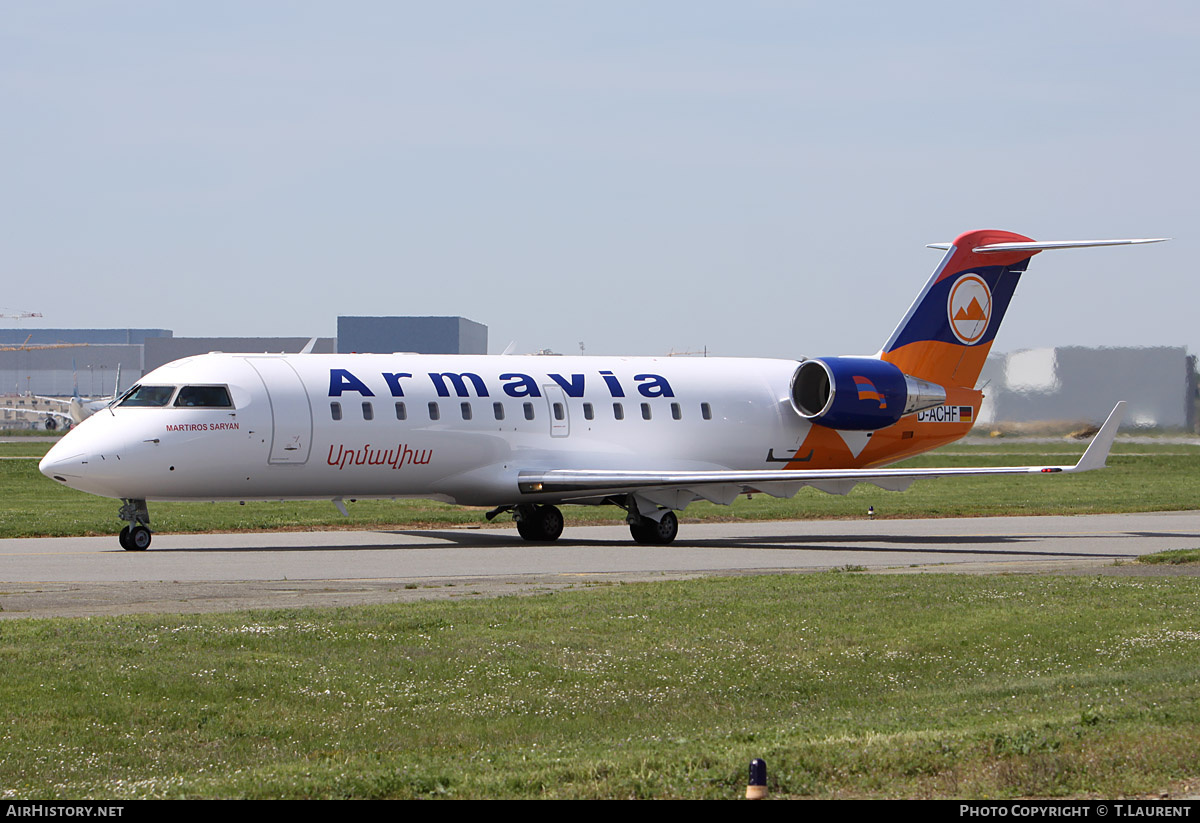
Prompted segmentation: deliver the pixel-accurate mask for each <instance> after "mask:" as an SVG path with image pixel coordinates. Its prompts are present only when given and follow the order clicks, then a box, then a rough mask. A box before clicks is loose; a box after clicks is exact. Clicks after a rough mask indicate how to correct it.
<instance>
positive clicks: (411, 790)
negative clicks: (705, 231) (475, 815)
mask: <svg viewBox="0 0 1200 823" xmlns="http://www.w3.org/2000/svg"><path fill="white" fill-rule="evenodd" d="M1198 597H1200V579H1197V578H1195V577H1184V578H1179V577H1173V578H1136V579H1135V578H1108V577H1105V578H1080V577H1052V576H1036V577H1035V576H1004V577H991V578H985V577H969V576H955V575H922V576H875V575H864V574H854V573H848V572H842V573H833V572H830V573H823V574H814V575H794V576H779V577H776V576H769V577H748V578H736V579H714V580H703V581H691V582H674V583H653V584H632V585H619V586H602V587H596V588H592V589H590V590H585V591H574V592H560V593H557V594H553V595H547V596H538V597H524V598H519V597H507V598H497V599H490V600H470V601H468V600H463V601H454V602H445V601H443V602H422V603H410V604H400V605H392V606H379V607H367V608H354V609H344V610H329V611H320V610H311V611H287V612H255V613H241V614H228V615H213V616H205V617H196V616H186V617H182V616H178V617H174V616H173V617H162V616H150V617H126V618H119V619H117V618H113V619H91V620H20V621H7V622H4V623H0V661H3V670H4V673H5V674H4V677H3V678H0V707H2V708H0V711H2V712H3V715H4V732H3V735H2V736H0V797H7V798H14V797H16V798H30V797H36V798H39V799H51V798H81V797H96V798H133V797H290V798H306V797H319V798H342V797H454V798H466V797H525V798H539V797H614V798H621V797H667V798H670V797H693V798H736V797H739V796H740V795H741V794H742V793H744V791H745V780H746V777H745V774H746V767H747V764H748V763H749V761H750V760H751V759H752V758H754V757H762V758H765V759H766V761H767V764H768V769H769V774H770V786H771V790H772V792H773V794H774V795H775V796H785V797H974V798H1004V797H1043V796H1051V797H1057V796H1087V795H1095V796H1103V797H1118V796H1122V795H1124V796H1129V795H1138V794H1143V793H1151V792H1155V793H1157V792H1161V791H1163V790H1167V789H1169V788H1170V787H1171V786H1173V785H1174V784H1176V783H1177V782H1178V781H1182V780H1186V779H1188V778H1193V777H1195V776H1196V775H1197V767H1198V756H1197V751H1200V700H1198V699H1197V698H1200V687H1198V686H1197V682H1196V672H1197V671H1198V670H1200V633H1198V632H1197V626H1196V604H1197V598H1198Z"/></svg>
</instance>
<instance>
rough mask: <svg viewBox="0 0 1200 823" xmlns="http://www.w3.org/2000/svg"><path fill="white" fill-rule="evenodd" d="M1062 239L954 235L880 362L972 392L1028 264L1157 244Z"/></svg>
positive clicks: (980, 233) (987, 231)
mask: <svg viewBox="0 0 1200 823" xmlns="http://www.w3.org/2000/svg"><path fill="white" fill-rule="evenodd" d="M1162 239H1165V238H1155V239H1146V240H1066V241H1054V242H1046V243H1038V242H1036V241H1034V240H1031V239H1030V238H1028V237H1024V236H1022V235H1019V234H1013V233H1012V232H1007V231H996V230H993V229H984V230H981V231H971V232H966V233H965V234H960V235H959V236H958V237H957V238H955V240H954V242H953V243H949V244H939V245H935V246H933V247H932V248H940V249H946V256H945V257H943V258H942V262H941V264H940V265H939V266H938V267H937V268H936V269H935V270H934V272H933V275H932V276H931V277H930V278H929V281H928V282H927V283H926V284H925V288H924V289H923V290H922V291H921V294H920V296H918V297H917V299H916V301H915V302H914V303H913V304H912V307H911V308H909V310H908V314H906V315H905V316H904V319H903V320H901V321H900V325H899V326H898V327H897V328H896V330H895V331H894V332H892V336H891V337H890V338H889V339H888V342H887V344H886V345H885V346H884V347H883V351H882V352H881V353H880V357H881V358H882V359H883V360H886V361H888V362H889V363H892V364H893V365H895V366H896V367H898V368H899V369H900V370H901V371H902V372H904V373H905V374H907V375H911V376H912V377H918V378H920V379H922V380H929V381H931V382H933V383H938V384H941V385H943V386H961V387H965V388H974V387H975V382H976V381H977V380H978V379H979V373H980V371H982V370H983V364H984V361H986V360H987V356H988V352H989V351H991V348H992V341H993V340H994V339H995V337H996V331H997V330H998V329H999V328H1000V321H1001V320H1003V319H1004V313H1005V312H1006V311H1007V310H1008V304H1009V302H1010V301H1011V300H1012V296H1013V293H1014V292H1015V291H1016V288H1017V281H1018V280H1020V278H1021V274H1022V272H1024V271H1025V268H1026V267H1027V266H1028V265H1029V260H1030V258H1032V257H1033V255H1035V254H1037V253H1038V252H1041V251H1046V250H1049V249H1070V248H1084V247H1089V246H1116V245H1128V244H1132V243H1157V242H1160V240H1162Z"/></svg>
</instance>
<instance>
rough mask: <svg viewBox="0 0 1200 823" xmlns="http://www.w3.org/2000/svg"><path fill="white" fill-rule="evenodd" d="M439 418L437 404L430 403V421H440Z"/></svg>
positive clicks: (440, 411) (439, 410)
mask: <svg viewBox="0 0 1200 823" xmlns="http://www.w3.org/2000/svg"><path fill="white" fill-rule="evenodd" d="M441 417H442V410H441V409H439V408H438V404H437V403H436V402H432V403H430V404H429V419H430V420H440V419H441Z"/></svg>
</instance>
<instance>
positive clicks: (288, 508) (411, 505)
mask: <svg viewBox="0 0 1200 823" xmlns="http://www.w3.org/2000/svg"><path fill="white" fill-rule="evenodd" d="M47 448H48V444H44V443H19V444H0V457H4V456H28V457H35V456H40V455H42V454H44V453H45V450H46V449H47ZM1083 448H1084V447H1083V445H1082V444H1072V443H1046V444H1041V443H1038V444H1030V443H1028V442H1016V443H1012V442H1006V443H987V444H984V445H978V446H975V445H973V446H964V445H961V444H955V445H953V446H950V447H947V448H946V449H945V450H943V451H942V452H935V453H932V454H929V455H923V456H921V457H918V458H914V459H912V460H910V461H908V462H907V463H905V464H902V465H911V466H973V465H994V466H1002V465H1025V464H1037V465H1041V464H1059V463H1073V462H1074V460H1075V459H1076V458H1077V457H1078V455H1079V454H1082V452H1083ZM1197 501H1200V447H1196V446H1185V445H1165V444H1164V445H1157V444H1152V445H1144V444H1128V445H1126V444H1117V446H1116V447H1115V448H1114V454H1113V455H1112V456H1111V457H1110V458H1109V468H1108V469H1105V470H1103V471H1097V472H1089V473H1086V474H1081V475H1070V476H1063V475H1056V476H1045V477H1041V476H1035V477H987V478H961V479H948V478H947V479H941V480H924V481H918V482H917V483H915V484H914V485H913V486H912V488H910V489H909V490H908V491H906V492H903V493H897V492H885V491H882V490H880V489H877V488H875V487H873V486H859V487H857V488H856V489H855V490H854V491H853V492H851V493H850V494H849V495H846V496H833V495H827V494H824V493H822V492H819V491H816V490H814V489H804V490H802V491H801V492H800V494H798V495H796V497H794V498H791V499H789V500H777V499H775V498H772V497H769V496H767V495H754V497H753V499H750V500H747V499H745V498H741V499H739V500H738V501H737V502H736V503H734V505H733V506H717V505H714V504H711V503H705V502H701V503H695V504H692V505H691V506H689V507H688V508H687V510H686V511H685V512H684V513H683V515H682V516H683V518H684V519H685V522H687V521H688V520H691V521H696V520H709V521H721V520H738V519H744V520H787V519H805V518H861V517H864V516H865V514H866V511H867V508H868V507H869V506H874V508H875V512H876V515H875V516H876V517H879V518H885V517H960V516H973V515H1011V514H1029V515H1033V514H1085V513H1097V512H1114V511H1167V510H1186V509H1192V508H1195V507H1196V506H1197ZM347 505H348V506H349V511H350V517H349V518H343V517H342V516H341V515H340V514H338V512H337V510H336V509H335V508H334V507H333V505H332V504H331V503H324V502H315V503H314V502H285V503H279V502H266V503H254V502H248V503H247V504H246V505H245V506H239V505H238V504H237V503H152V504H151V506H150V514H151V521H152V522H151V525H152V526H153V528H154V530H155V531H158V532H205V531H251V530H272V529H284V528H299V529H312V528H345V527H352V528H364V529H380V528H396V527H419V526H448V525H460V524H484V523H485V520H484V518H483V510H482V509H467V508H462V507H459V506H451V505H447V504H443V503H435V502H432V501H422V500H406V501H378V500H363V501H359V502H357V503H348V504H347ZM117 508H118V503H117V502H116V501H114V500H108V499H105V498H100V497H94V496H92V495H87V494H83V493H81V492H76V491H73V490H71V489H68V488H65V487H63V486H61V485H59V484H57V483H54V482H53V481H51V480H49V479H47V478H45V477H43V476H42V475H41V474H39V473H38V471H37V461H36V460H33V459H29V460H0V537H32V536H69V535H87V534H113V533H115V532H116V531H117V529H118V528H119V527H120V522H119V521H118V520H117V517H116V513H117ZM564 514H565V515H566V517H567V523H568V527H569V526H570V525H572V524H574V525H578V524H584V523H620V522H622V519H623V513H622V512H620V511H619V510H618V509H616V508H614V507H611V506H604V507H587V506H568V507H564ZM499 522H510V521H509V520H508V518H506V517H503V518H501V519H500V521H499Z"/></svg>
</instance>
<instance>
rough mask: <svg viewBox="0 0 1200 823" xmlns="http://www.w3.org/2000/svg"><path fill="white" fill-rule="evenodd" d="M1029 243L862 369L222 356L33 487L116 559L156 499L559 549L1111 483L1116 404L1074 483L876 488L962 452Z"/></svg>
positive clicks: (938, 297) (118, 418)
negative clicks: (733, 515) (583, 527)
mask: <svg viewBox="0 0 1200 823" xmlns="http://www.w3.org/2000/svg"><path fill="white" fill-rule="evenodd" d="M1148 242H1156V241H1155V240H1149V239H1147V240H1105V241H1067V242H1056V243H1037V242H1034V241H1032V240H1030V239H1029V238H1027V237H1022V236H1021V235H1017V234H1012V233H1009V232H1000V231H976V232H969V233H966V234H963V235H960V236H959V237H958V238H957V239H956V240H955V241H954V242H953V243H952V244H940V245H938V246H935V248H942V249H945V250H946V254H945V256H944V258H943V259H942V262H941V265H939V266H938V268H937V269H936V270H935V271H934V273H933V275H932V276H931V277H930V279H929V280H928V282H927V283H926V284H925V287H924V289H923V290H922V292H921V294H920V295H919V296H918V297H917V299H916V301H915V302H914V303H913V305H912V307H911V308H910V309H909V310H908V313H907V314H906V315H905V317H904V319H903V320H901V322H900V325H899V326H898V327H897V328H896V330H895V331H894V332H893V333H892V336H891V337H890V338H889V339H888V341H887V343H886V344H885V345H884V347H883V349H882V350H881V351H880V352H879V353H878V354H877V355H875V356H873V357H821V358H816V359H801V360H765V359H729V358H704V359H688V358H637V357H537V356H508V355H500V356H470V355H418V354H403V353H399V354H390V355H381V354H328V355H325V354H308V353H301V354H290V355H289V354H279V355H268V354H223V353H212V354H206V355H202V356H197V357H189V358H186V359H184V360H179V361H177V362H174V363H169V364H168V365H166V366H163V367H161V368H158V369H155V370H154V371H152V372H151V373H149V374H147V375H146V376H145V377H143V378H142V380H141V381H140V382H139V383H138V384H137V385H136V386H134V387H133V388H132V389H130V390H129V391H128V392H127V393H126V394H125V395H124V396H123V397H121V398H120V399H119V400H117V401H115V402H114V403H113V404H112V405H111V406H110V407H109V409H108V411H106V412H100V413H98V414H95V415H93V416H92V417H90V418H88V419H87V420H85V421H83V423H81V424H80V425H79V426H78V427H76V428H75V430H74V431H72V432H70V433H69V434H67V435H66V436H65V437H64V438H63V439H62V441H61V442H59V443H58V444H57V445H55V446H54V448H52V449H51V450H50V451H49V453H48V454H47V455H46V457H45V458H44V459H43V460H42V462H41V466H40V468H41V471H42V472H43V473H44V474H46V475H47V476H49V477H51V478H53V479H55V480H57V481H58V482H60V483H63V484H65V485H67V486H71V487H72V488H76V489H80V490H82V491H86V492H90V493H92V494H98V495H103V496H106V497H114V498H120V499H121V500H122V502H123V505H122V506H121V509H120V518H121V519H122V520H124V521H125V522H126V523H127V524H128V525H126V526H125V528H124V529H123V530H122V531H121V537H120V542H121V545H122V546H123V547H124V548H126V549H130V550H141V549H145V548H147V547H148V546H149V545H150V529H149V523H150V516H149V513H148V510H147V501H149V500H249V499H285V498H286V499H301V500H317V499H324V500H332V501H333V502H334V503H335V504H336V505H337V506H338V507H339V509H340V510H342V511H343V513H344V512H345V507H344V505H343V502H342V501H343V500H344V499H357V498H401V497H422V498H432V499H437V500H445V501H449V502H452V503H459V504H465V505H474V506H480V505H482V506H489V507H494V508H493V509H492V511H490V512H489V513H488V518H489V519H491V518H492V517H494V516H496V515H497V514H500V513H502V512H511V513H512V514H513V516H514V517H515V519H516V522H517V528H518V531H519V532H520V534H521V536H522V537H524V538H525V539H527V540H541V541H549V540H554V539H556V538H557V537H558V536H559V535H560V534H561V533H562V528H563V517H562V514H561V512H560V511H559V509H558V508H557V504H562V503H577V504H585V505H599V504H611V505H615V506H619V507H620V508H622V509H624V510H625V511H626V512H627V517H626V520H627V522H628V523H629V527H630V531H631V532H632V534H633V538H634V539H635V540H637V541H638V542H640V543H669V542H671V541H672V540H673V539H674V538H675V535H676V532H677V531H678V519H677V518H676V515H675V512H676V511H679V510H682V509H683V508H684V507H686V506H687V505H688V504H689V503H691V502H692V501H694V500H700V499H704V500H711V501H713V502H715V503H721V504H729V503H731V502H733V500H734V499H735V498H736V497H737V496H738V495H740V494H747V493H752V492H762V493H766V494H770V495H774V496H777V497H785V496H791V495H794V494H795V493H796V492H797V491H798V490H799V489H800V488H801V487H803V486H815V487H816V488H818V489H821V490H822V491H826V492H830V493H834V494H845V493H846V492H848V491H849V490H850V489H851V488H853V487H854V485H856V484H857V483H862V482H866V483H873V484H875V485H877V486H880V487H883V488H886V489H894V490H901V489H904V488H907V487H908V485H909V484H910V483H911V482H912V481H913V480H914V479H916V478H919V477H935V476H948V475H982V474H1014V473H1055V472H1077V471H1087V470H1089V469H1095V468H1100V467H1102V466H1103V465H1104V462H1105V460H1106V458H1107V454H1108V450H1109V448H1110V447H1111V445H1112V441H1113V438H1114V436H1115V435H1116V429H1117V426H1118V424H1119V422H1120V417H1121V406H1120V404H1119V405H1118V407H1117V408H1116V409H1114V410H1113V413H1112V415H1110V417H1109V419H1108V421H1107V422H1106V423H1105V424H1104V426H1103V428H1102V429H1101V432H1100V434H1098V435H1097V437H1096V438H1095V439H1094V440H1093V443H1092V445H1091V446H1090V447H1089V449H1088V450H1087V452H1086V453H1085V454H1084V456H1083V457H1082V458H1081V459H1080V461H1079V462H1078V463H1077V464H1076V465H1074V466H1020V467H1010V468H970V469H885V468H880V467H881V466H885V465H887V464H889V463H893V462H895V461H897V460H900V459H902V458H905V457H909V456H911V455H914V454H918V453H920V452H924V451H927V450H929V449H931V448H934V447H937V446H941V445H943V444H945V443H949V442H951V441H954V440H957V439H959V438H960V437H962V436H963V435H965V434H966V433H967V432H968V431H969V430H970V428H971V425H972V423H973V422H974V421H975V419H976V417H977V416H978V414H979V406H980V402H981V400H982V398H983V395H982V393H981V392H979V391H977V390H976V389H975V388H974V386H975V383H976V381H977V379H978V377H979V372H980V369H981V368H982V367H983V363H984V359H985V358H986V357H987V353H988V350H989V349H990V348H991V345H992V340H993V339H994V337H995V334H996V329H997V328H998V327H999V325H1000V321H1001V319H1002V318H1003V315H1004V312H1005V310H1006V309H1007V307H1008V303H1009V300H1010V299H1011V297H1012V295H1013V290H1014V289H1015V287H1016V284H1017V281H1018V279H1019V278H1020V276H1021V273H1022V272H1023V271H1024V270H1025V267H1026V266H1027V265H1028V263H1029V260H1030V258H1031V257H1032V256H1033V255H1034V254H1037V253H1038V252H1040V251H1043V250H1047V249H1059V248H1073V247H1082V246H1098V245H1119V244H1129V243H1148Z"/></svg>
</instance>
